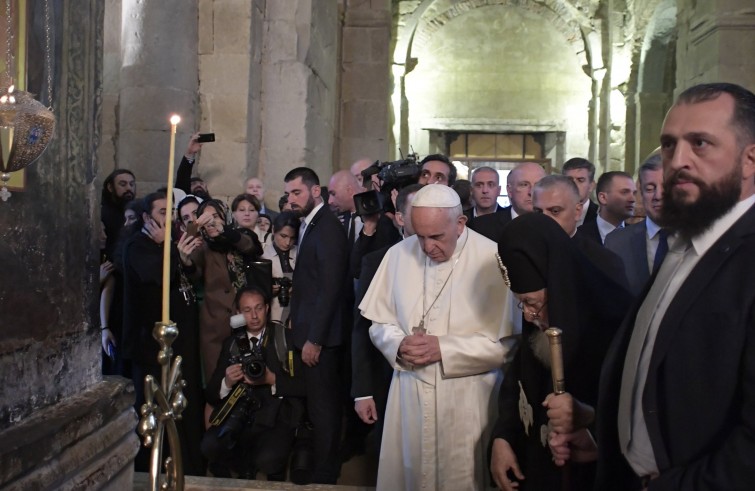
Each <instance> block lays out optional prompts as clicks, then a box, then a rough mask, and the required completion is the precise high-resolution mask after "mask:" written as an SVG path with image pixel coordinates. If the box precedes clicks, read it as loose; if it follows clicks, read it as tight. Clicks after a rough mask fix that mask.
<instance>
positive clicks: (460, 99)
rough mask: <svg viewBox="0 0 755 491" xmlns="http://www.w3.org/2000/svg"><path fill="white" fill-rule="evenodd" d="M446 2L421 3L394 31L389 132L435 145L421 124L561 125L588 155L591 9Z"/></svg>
mask: <svg viewBox="0 0 755 491" xmlns="http://www.w3.org/2000/svg"><path fill="white" fill-rule="evenodd" d="M447 3H448V2H444V1H437V2H425V3H423V4H422V5H421V6H420V8H418V9H417V10H416V11H415V13H414V14H413V15H412V18H411V19H410V22H407V23H406V26H405V27H404V28H403V29H404V33H405V36H403V37H400V38H399V40H398V43H397V47H396V51H395V52H394V60H395V62H396V63H398V61H399V60H400V59H401V58H403V61H404V64H403V68H404V71H403V73H396V72H398V71H401V70H394V77H397V78H398V79H399V81H400V89H401V96H402V97H401V99H400V100H399V98H398V97H397V94H396V93H394V99H393V103H394V108H395V109H396V119H395V121H396V127H394V135H395V137H396V141H398V142H401V146H402V147H404V148H405V147H406V145H407V143H409V142H411V144H412V145H413V146H414V150H416V151H418V152H420V153H425V152H429V151H435V150H438V149H437V148H431V147H432V145H433V144H432V143H431V142H430V139H429V138H428V132H427V130H428V129H438V130H444V129H448V130H450V129H457V130H458V129H465V128H469V129H475V130H477V131H493V132H506V131H553V132H556V131H558V132H564V131H566V132H567V133H568V136H567V139H566V141H565V142H564V145H565V149H566V152H567V153H569V154H575V155H576V154H579V155H587V154H588V150H589V131H588V128H589V121H588V109H589V102H590V98H591V96H592V93H591V90H592V89H591V85H592V80H591V79H590V77H589V76H587V75H586V73H591V67H590V63H591V61H590V56H589V52H590V50H589V49H588V43H587V41H586V39H585V38H584V37H583V34H582V26H583V25H588V19H586V18H584V19H583V18H576V17H575V16H573V15H568V12H565V10H566V9H561V10H560V11H557V10H554V9H553V8H550V6H549V5H544V4H540V3H534V2H520V1H512V0H466V1H462V2H458V3H453V4H450V5H446V4H447ZM548 3H549V4H554V5H561V2H548ZM422 7H424V10H421V9H422ZM415 21H416V22H415ZM410 24H411V25H410ZM588 28H589V26H588ZM407 29H413V31H412V33H411V35H410V36H407V35H406V34H408V33H407V32H406V30H407ZM407 40H408V41H407ZM401 50H406V51H405V52H404V51H401ZM532 55H536V56H532ZM394 68H398V67H397V66H396V65H394ZM399 109H400V110H399ZM561 153H562V154H561V155H559V156H558V158H562V157H563V149H562V152H561ZM554 157H555V155H554ZM556 163H560V162H556Z"/></svg>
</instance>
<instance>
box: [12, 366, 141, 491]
mask: <svg viewBox="0 0 755 491" xmlns="http://www.w3.org/2000/svg"><path fill="white" fill-rule="evenodd" d="M133 404H134V388H133V385H132V384H131V381H130V380H127V379H125V378H122V377H105V380H104V381H103V382H100V383H98V384H97V385H94V386H93V387H91V388H90V389H89V390H87V391H84V392H81V393H79V394H76V395H75V396H73V397H69V398H67V399H65V400H63V401H61V402H59V403H58V404H55V405H53V406H49V407H46V408H44V409H41V410H39V411H37V412H36V413H34V414H33V415H31V416H30V417H29V418H27V419H26V420H24V421H22V422H21V423H19V424H17V425H15V426H13V427H11V428H8V429H6V430H4V431H2V432H0V487H3V489H8V490H26V489H40V490H41V489H56V490H77V489H82V490H83V489H106V490H110V489H112V490H116V489H119V490H120V489H130V488H131V486H132V482H133V475H134V471H133V467H134V466H133V461H134V456H135V455H136V452H137V450H138V448H139V439H138V437H137V435H136V433H135V431H134V429H135V428H136V424H137V416H136V413H135V412H134V409H133Z"/></svg>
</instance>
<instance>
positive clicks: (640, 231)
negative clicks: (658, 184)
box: [605, 220, 650, 296]
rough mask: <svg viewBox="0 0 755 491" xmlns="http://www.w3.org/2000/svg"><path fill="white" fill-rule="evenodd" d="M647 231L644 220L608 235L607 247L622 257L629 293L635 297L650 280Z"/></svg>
mask: <svg viewBox="0 0 755 491" xmlns="http://www.w3.org/2000/svg"><path fill="white" fill-rule="evenodd" d="M647 230H648V228H647V223H646V222H645V220H643V221H641V222H639V223H635V224H634V225H630V226H628V227H624V228H620V229H616V230H614V231H613V232H611V233H610V234H608V235H606V243H605V246H606V248H607V249H609V250H611V251H613V252H615V253H616V254H618V255H619V257H621V260H622V261H623V263H624V270H625V272H626V276H627V280H628V281H629V291H630V292H632V295H634V296H637V295H639V294H640V293H642V289H643V288H645V285H646V284H647V282H648V280H649V279H650V268H649V267H648V255H647Z"/></svg>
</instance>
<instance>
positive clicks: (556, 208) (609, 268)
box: [532, 175, 627, 289]
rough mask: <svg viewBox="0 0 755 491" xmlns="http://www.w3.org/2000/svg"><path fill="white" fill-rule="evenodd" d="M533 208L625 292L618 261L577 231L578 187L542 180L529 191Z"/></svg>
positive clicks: (563, 178) (567, 181)
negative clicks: (564, 234)
mask: <svg viewBox="0 0 755 491" xmlns="http://www.w3.org/2000/svg"><path fill="white" fill-rule="evenodd" d="M532 204H533V207H534V211H535V212H536V213H542V214H543V215H546V216H549V217H551V218H552V219H554V220H555V221H556V223H558V224H559V225H560V226H561V228H562V229H564V232H566V233H567V234H568V235H569V237H571V238H572V242H574V243H575V244H576V245H577V249H579V250H580V251H582V253H584V255H585V257H587V258H588V259H589V260H590V262H592V263H593V264H594V265H595V266H596V267H597V268H598V269H600V270H601V271H603V272H604V273H606V275H608V276H609V277H610V278H612V279H613V280H614V281H616V283H618V284H619V285H621V286H622V287H624V288H625V289H626V288H627V278H626V275H625V273H624V263H623V262H622V261H621V258H620V257H619V256H618V255H617V254H615V253H613V252H611V251H609V250H607V249H606V248H605V247H601V246H600V245H598V244H597V243H596V242H595V241H594V240H591V239H590V238H588V237H585V236H584V234H582V233H581V232H580V231H579V230H578V229H577V224H578V223H579V220H580V216H581V214H582V202H581V200H580V192H579V187H578V186H577V184H576V183H575V182H574V180H573V179H571V178H569V177H567V176H562V175H551V176H545V177H543V178H542V179H540V180H539V181H538V182H537V184H535V187H534V189H533V190H532Z"/></svg>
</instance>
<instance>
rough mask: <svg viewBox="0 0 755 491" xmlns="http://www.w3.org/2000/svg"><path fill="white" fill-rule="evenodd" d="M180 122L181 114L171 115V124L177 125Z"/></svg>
mask: <svg viewBox="0 0 755 491" xmlns="http://www.w3.org/2000/svg"><path fill="white" fill-rule="evenodd" d="M180 122H181V116H179V115H178V114H174V115H173V116H171V117H170V124H172V125H176V124H178V123H180Z"/></svg>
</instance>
